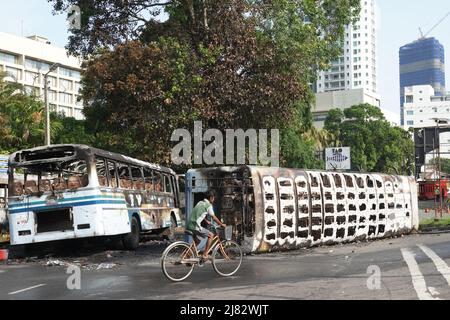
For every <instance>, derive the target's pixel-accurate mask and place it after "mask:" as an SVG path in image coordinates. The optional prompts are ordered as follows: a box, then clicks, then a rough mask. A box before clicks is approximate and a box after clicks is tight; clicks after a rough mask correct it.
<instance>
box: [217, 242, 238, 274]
mask: <svg viewBox="0 0 450 320" xmlns="http://www.w3.org/2000/svg"><path fill="white" fill-rule="evenodd" d="M242 257H243V254H242V249H241V247H240V246H239V245H238V244H237V243H236V242H234V241H223V242H222V243H221V245H217V246H216V247H215V248H214V251H213V253H212V265H213V268H214V270H215V271H216V272H217V273H218V274H219V275H221V276H223V277H230V276H232V275H234V274H235V273H236V272H237V271H238V270H239V268H240V266H241V264H242Z"/></svg>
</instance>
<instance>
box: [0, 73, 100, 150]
mask: <svg viewBox="0 0 450 320" xmlns="http://www.w3.org/2000/svg"><path fill="white" fill-rule="evenodd" d="M5 78H6V74H0V153H11V152H15V151H17V150H20V149H26V148H32V147H37V146H40V145H43V144H44V135H45V121H44V105H43V103H42V101H41V100H40V99H39V97H37V96H35V95H33V94H28V93H27V92H25V90H24V88H23V86H22V85H20V84H18V83H16V82H9V81H5ZM50 119H51V127H50V132H51V135H52V138H53V139H52V142H54V143H72V142H73V143H80V142H86V143H88V142H90V141H91V139H90V137H89V136H88V135H87V134H85V133H84V121H77V120H75V119H73V118H65V117H63V116H62V115H59V114H57V113H56V112H51V113H50Z"/></svg>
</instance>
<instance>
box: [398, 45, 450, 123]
mask: <svg viewBox="0 0 450 320" xmlns="http://www.w3.org/2000/svg"><path fill="white" fill-rule="evenodd" d="M399 55H400V106H401V108H400V116H401V125H402V126H403V125H404V124H405V118H404V112H403V110H404V104H405V87H411V86H415V85H430V86H432V87H433V89H434V94H435V96H442V95H445V93H446V92H445V53H444V46H443V45H442V44H441V43H439V41H438V40H436V39H435V38H423V39H419V40H417V41H414V42H412V43H409V44H407V45H405V46H403V47H401V48H400V53H399Z"/></svg>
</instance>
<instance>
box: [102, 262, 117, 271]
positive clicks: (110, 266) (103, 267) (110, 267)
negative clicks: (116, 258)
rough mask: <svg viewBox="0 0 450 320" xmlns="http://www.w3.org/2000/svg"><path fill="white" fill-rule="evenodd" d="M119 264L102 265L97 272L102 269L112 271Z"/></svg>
mask: <svg viewBox="0 0 450 320" xmlns="http://www.w3.org/2000/svg"><path fill="white" fill-rule="evenodd" d="M116 265H117V264H115V263H100V264H99V265H98V267H97V270H100V269H112V268H114V267H115V266H116Z"/></svg>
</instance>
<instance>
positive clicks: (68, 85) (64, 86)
mask: <svg viewBox="0 0 450 320" xmlns="http://www.w3.org/2000/svg"><path fill="white" fill-rule="evenodd" d="M59 89H60V90H61V91H72V81H69V80H63V79H60V80H59Z"/></svg>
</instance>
